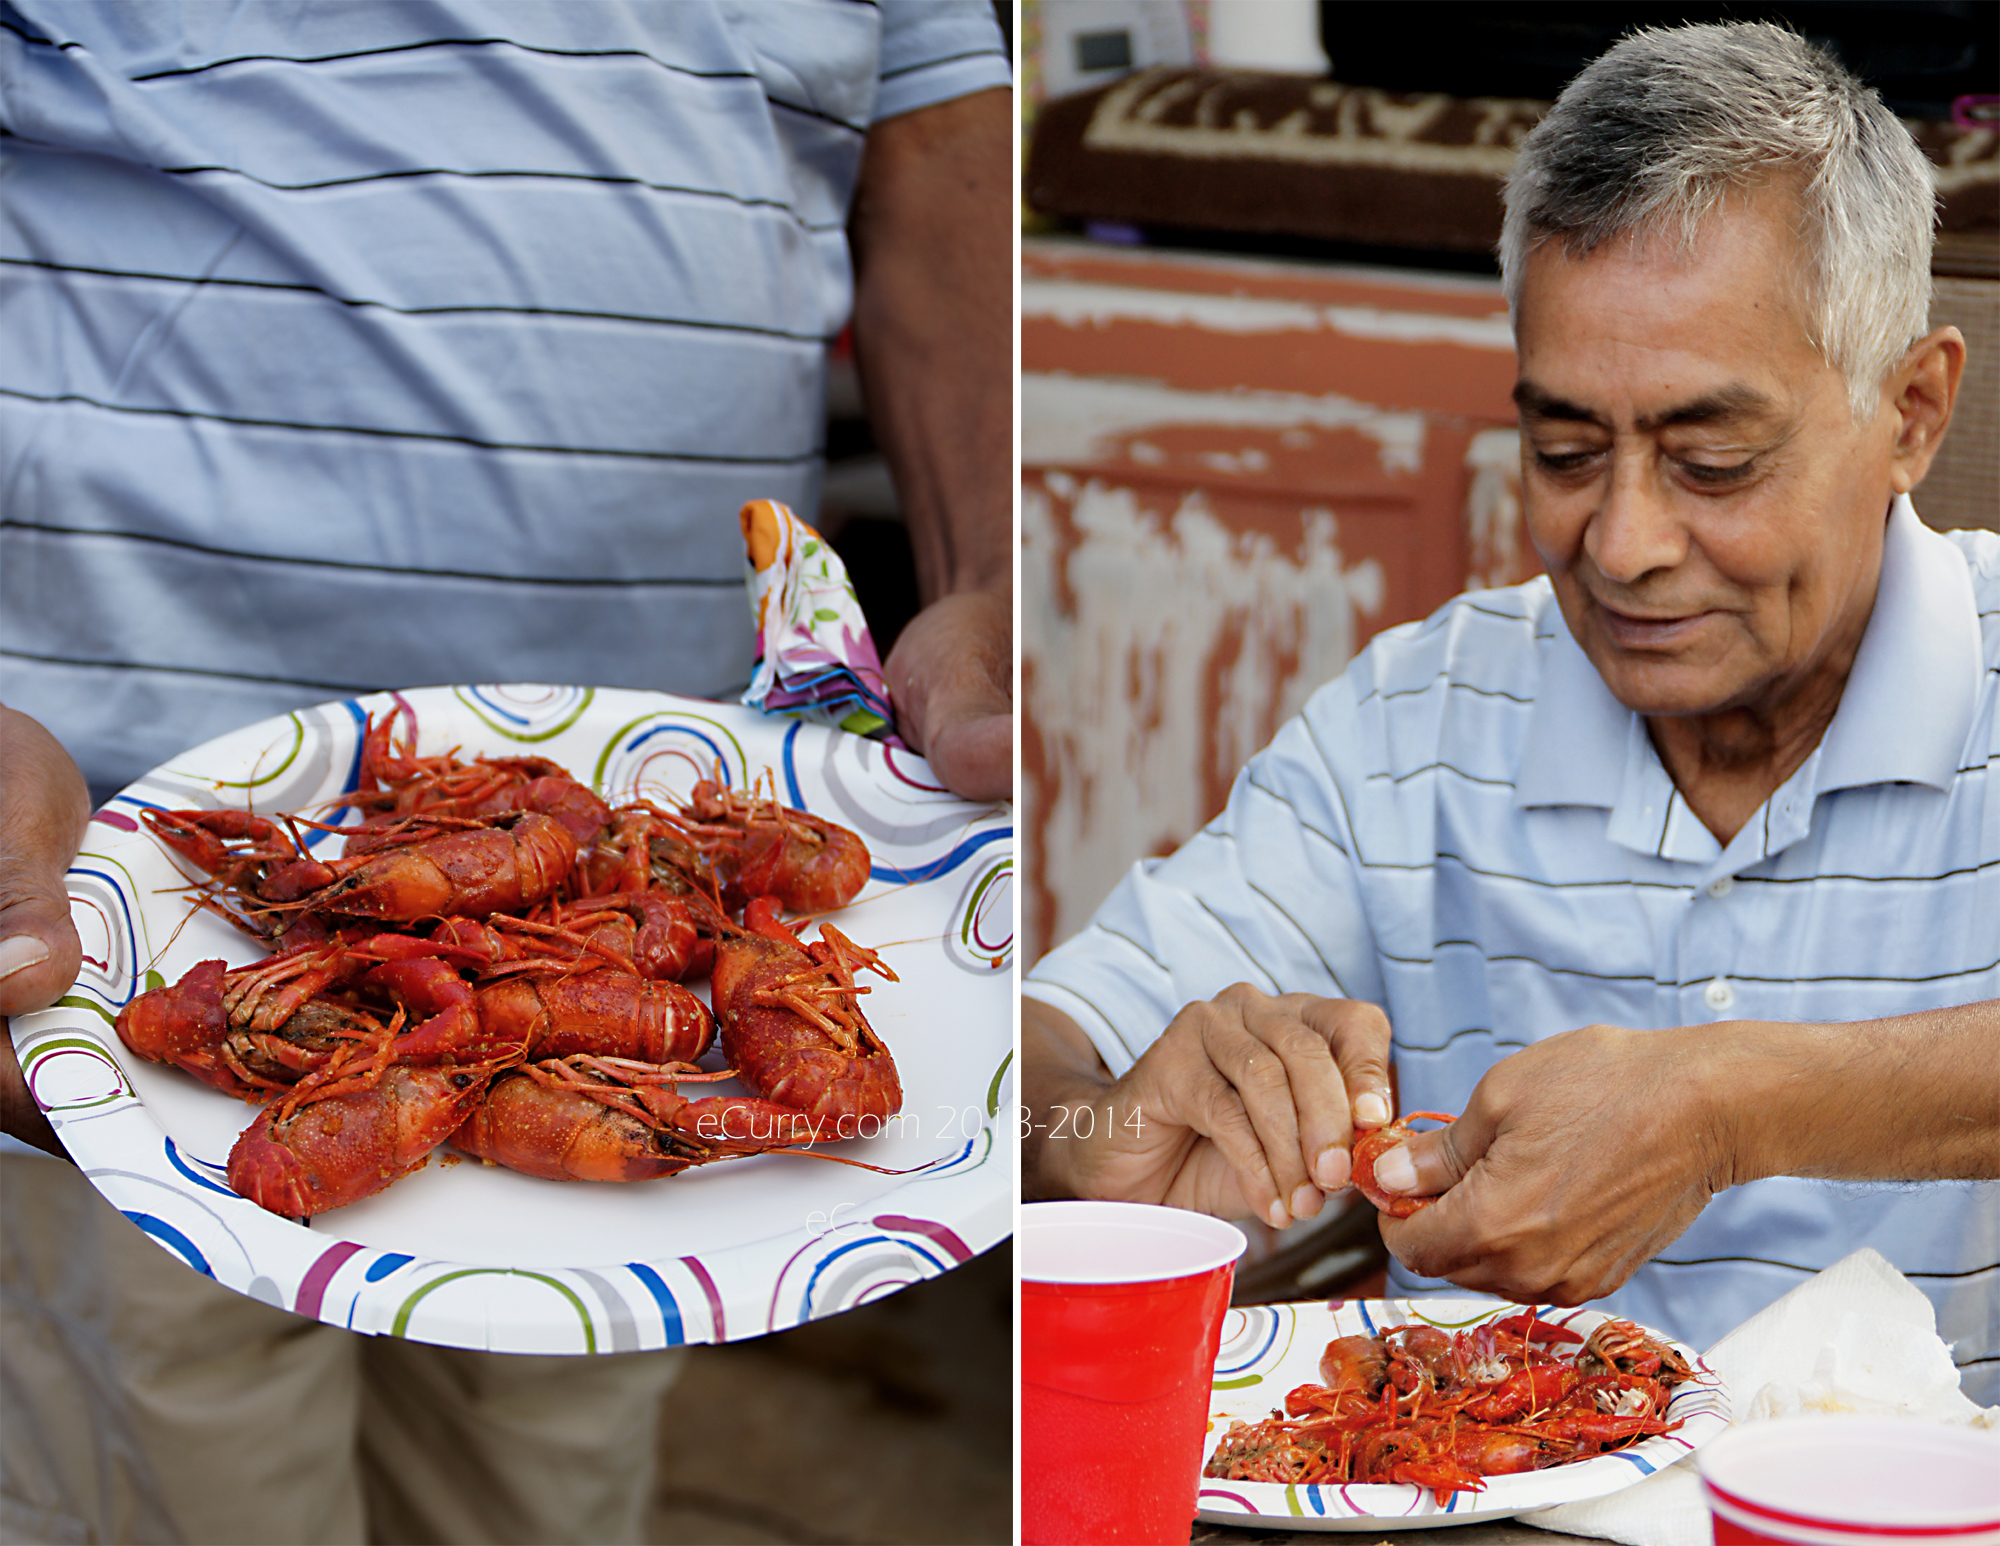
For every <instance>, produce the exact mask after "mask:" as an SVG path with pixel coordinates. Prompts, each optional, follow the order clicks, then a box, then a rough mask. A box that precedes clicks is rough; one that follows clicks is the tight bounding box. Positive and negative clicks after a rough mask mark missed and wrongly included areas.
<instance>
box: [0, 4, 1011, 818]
mask: <svg viewBox="0 0 2000 1546" xmlns="http://www.w3.org/2000/svg"><path fill="white" fill-rule="evenodd" d="M1008 78H1009V72H1008V61H1007V59H1006V56H1005V53H1004V50H1003V45H1002V41H1001V37H1000V33H999V29H998V27H997V25H996V23H995V21H994V18H993V13H992V9H991V6H990V5H989V4H987V3H986V0H882V3H881V4H879V5H877V4H874V3H865V0H756V3H753V4H733V3H728V0H672V3H660V0H652V3H637V0H635V3H625V0H567V3H555V0H531V3H519V0H422V3H415V0H412V3H376V0H344V3H341V4H316V5H303V6H295V5H274V4H267V3H263V0H240V3H239V0H186V3H180V4H174V5H148V4H128V3H94V0H60V3H57V0H10V3H4V4H0V128H4V130H5V137H4V138H0V340H4V346H0V500H4V508H0V690H4V694H5V697H6V700H7V701H8V702H9V703H10V704H12V705H14V706H15V707H18V708H21V709H23V710H26V711H27V712H29V713H32V714H34V715H35V716H36V717H38V718H40V719H42V720H43V721H44V722H45V723H47V724H48V725H49V726H50V728H51V729H53V730H54V731H55V732H56V733H57V734H58V736H59V737H60V738H61V739H62V740H63V741H64V743H65V744H66V745H68V746H69V748H70V750H71V751H72V752H73V753H74V754H75V755H76V756H77V758H78V760H79V761H80V762H81V763H82V765H83V767H84V770H85V772H86V774H87V775H88V776H89V777H90V778H91V780H92V781H93V783H99V784H102V783H113V784H115V783H118V782H122V781H124V780H126V779H128V778H130V777H133V776H135V775H137V774H139V773H141V772H143V771H144V770H145V769H147V768H149V767H151V766H153V765H155V764H157V763H159V762H161V761H163V760H165V759H166V758H167V757H169V756H171V755H172V754H174V753H175V752H178V751H180V750H182V749H184V748H185V747H187V746H189V745H192V744H194V743H196V742H198V741H201V740H203V739H206V738H207V737H209V736H211V735H214V734H217V733H219V732H221V731H223V730H226V729H229V728H231V727H233V726H235V725H238V724H242V723H244V722H246V721H249V720H253V719H256V718H259V717H261V716H264V715H267V714H272V713H276V712H279V711H281V710H283V709H285V708H289V707H294V706H297V705H299V704H302V703H310V702H314V701H317V700H320V699H324V698H327V697H331V696H336V695H342V694H346V693H351V692H356V691H361V690H367V689H373V688H379V687H385V686H406V685H416V684H422V683H440V682H468V681H495V680H523V681H535V680H540V681H551V682H574V683H599V684H608V685H622V686H651V687H662V688H668V689H672V690H676V691H680V692H686V693H695V694H702V695H713V694H720V693H724V692H729V691H732V690H735V689H738V688H740V686H741V685H742V684H743V683H744V682H746V681H747V680H748V677H749V673H750V664H751V655H752V648H753V638H752V633H751V628H750V621H749V611H748V606H747V603H746V601H745V599H744V593H743V580H742V572H743V553H742V539H741V536H740V534H739V530H738V527H737V520H736V512H737V510H738V508H739V506H740V505H741V504H742V502H743V501H744V500H745V499H748V498H753V497H769V498H775V499H780V500H783V501H784V502H786V503H787V504H790V505H792V506H794V507H796V508H798V509H800V510H803V511H807V512H810V511H811V510H812V509H813V507H814V505H815V503H816V496H817V484H818V475H819V468H820V461H821V450H822V447H821V435H822V429H823V423H824V390H825V356H826V344H827V341H828V340H829V339H830V338H832V337H833V336H834V335H835V334H836V333H838V331H839V330H840V328H841V327H842V325H843V324H844V323H845V321H846V319H847V316H848V313H849V310H850V307H851V301H852V289H853V286H852V276H851V272H850V267H849V260H848V251H847V244H846V237H845V229H844V228H845V224H846V219H847V212H848V205H849V200H850V197H851V195H852V193H853V191H854V185H855V181H856V178H857V175H858V173H859V169H860V162H861V154H862V149H863V144H864V140H865V135H866V131H867V129H868V127H869V125H870V124H871V123H874V122H877V121H879V120H881V119H884V118H887V117H892V116H894V115H896V114H900V113H905V112H908V111H911V110H913V109H915V108H919V107H923V106H926V105H928V104H931V103H934V102H938V101H943V100H946V99H949V98H952V97H956V96H960V95H964V94H967V93H970V92H973V91H977V90H981V89H984V88H987V87H991V86H996V85H1005V84H1006V83H1007V81H1008Z"/></svg>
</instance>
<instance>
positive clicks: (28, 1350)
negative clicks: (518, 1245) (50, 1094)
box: [0, 1153, 681, 1546]
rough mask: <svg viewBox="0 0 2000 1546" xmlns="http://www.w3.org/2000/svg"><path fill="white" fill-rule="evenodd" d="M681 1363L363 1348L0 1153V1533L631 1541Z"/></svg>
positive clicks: (67, 1178)
mask: <svg viewBox="0 0 2000 1546" xmlns="http://www.w3.org/2000/svg"><path fill="white" fill-rule="evenodd" d="M680 1360H681V1354H680V1352H679V1351H678V1350H675V1351H670V1352H657V1353H627V1354H621V1355H617V1356H610V1357H594V1358H558V1357H540V1356H528V1355H509V1354H500V1353H473V1352H464V1351H460V1350H457V1349H453V1348H441V1347H431V1346H427V1345H425V1344H422V1343H417V1342H406V1341H402V1340H399V1339H396V1338H391V1337H366V1336H360V1335H357V1334H356V1333H353V1332H348V1331H342V1330H340V1329H339V1328H338V1327H333V1326H326V1325H322V1324H320V1323H318V1322H316V1321H309V1320H305V1319H303V1318H301V1317H299V1316H296V1315H291V1314H288V1313H286V1312H285V1311H283V1310H275V1309H272V1308H271V1307H270V1306H268V1305H263V1304H259V1303H257V1302H256V1301H255V1300H253V1299H249V1298H246V1297H244V1296H243V1295H241V1294H237V1293H233V1292H231V1291H230V1290H228V1289H225V1288H222V1287H219V1286H218V1285H217V1284H215V1283H214V1282H212V1281H211V1280H209V1279H207V1278H205V1277H202V1276H201V1275H200V1274H198V1273H195V1272H193V1271H190V1270H189V1269H188V1268H187V1267H185V1266H183V1265H181V1264H180V1263H178V1262H176V1261H175V1260H173V1259H172V1258H171V1257H170V1256H168V1255H167V1254H166V1253H165V1252H163V1251H162V1250H160V1249H159V1248H158V1247H157V1246H155V1245H154V1244H153V1243H152V1242H151V1241H149V1240H147V1239H146V1238H145V1236H144V1235H142V1234H141V1233H140V1232H139V1231H138V1229H136V1228H135V1227H134V1226H133V1225H132V1224H130V1223H129V1222H128V1221H127V1220H125V1219H124V1218H123V1217H121V1216H120V1215H119V1214H118V1213H117V1211H116V1210H115V1209H113V1208H112V1207H111V1206H110V1205H109V1204H107V1203H106V1202H105V1201H104V1200H103V1199H102V1198H100V1197H99V1196H98V1195H97V1193H96V1191H95V1190H94V1189H93V1188H92V1187H91V1186H90V1184H89V1183H88V1182H87V1181H85V1180H84V1179H83V1177H82V1176H81V1175H79V1174H78V1173H77V1171H76V1170H75V1169H74V1168H73V1167H71V1166H69V1165H67V1164H64V1163H62V1162H61V1161H59V1160H54V1159H44V1158H42V1157H39V1156H36V1157H27V1156H24V1155H20V1154H18V1153H9V1154H0V1542H5V1543H9V1546H13V1543H27V1542H34V1543H68V1542H73V1541H81V1542H135V1543H153V1542H163V1543H186V1546H225V1543H236V1542H242V1543H256V1546H290V1543H295V1542H296V1543H299V1546H307V1543H312V1546H318V1543H328V1546H332V1543H346V1546H358V1543H367V1542H374V1543H399V1546H400V1543H411V1546H415V1543H431V1542H521V1543H524V1546H527V1543H534V1546H543V1543H555V1542H568V1541H575V1542H593V1543H595V1542H606V1543H610V1542H636V1541H640V1540H642V1539H643V1538H644V1537H643V1530H644V1524H645V1518H646V1511H647V1507H648V1504H649V1502H650V1499H651V1493H652V1485H653V1476H654V1466H655V1450H656V1445H657V1441H658V1431H659V1417H660V1408H661V1402H662V1398H663V1395H664V1393H665V1391H666V1388H667V1386H668V1385H669V1384H671V1383H672V1381H673V1378H674V1376H675V1374H676V1373H678V1372H679V1368H680Z"/></svg>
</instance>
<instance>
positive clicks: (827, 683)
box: [739, 499, 903, 746]
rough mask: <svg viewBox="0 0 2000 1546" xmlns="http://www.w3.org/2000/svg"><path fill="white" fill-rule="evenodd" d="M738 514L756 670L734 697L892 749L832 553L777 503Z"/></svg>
mask: <svg viewBox="0 0 2000 1546" xmlns="http://www.w3.org/2000/svg"><path fill="white" fill-rule="evenodd" d="M739 519H740V520H741V522H742V524H743V547H744V550H745V554H746V562H745V566H744V578H745V581H746V583H747V584H748V585H749V588H750V612H751V616H752V618H753V619H754V620H755V622H756V624H757V670H756V674H755V675H754V676H752V677H751V679H750V690H749V691H748V692H746V693H744V694H743V701H744V702H745V703H747V704H749V705H750V706H751V707H752V708H757V709H762V710H763V711H764V712H765V713H767V714H792V715H795V716H797V717H798V718H800V719H805V720H810V721H811V722H812V723H814V724H816V725H832V726H834V727H835V728H836V729H840V730H848V731H852V732H853V733H854V734H856V735H866V736H872V737H874V738H875V739H876V740H878V741H886V742H887V743H888V744H889V745H891V746H901V745H902V744H903V742H902V741H901V740H899V739H898V738H897V736H896V731H895V713H894V710H892V709H891V708H890V706H889V686H888V683H887V682H885V681H884V680H883V679H882V661H881V657H880V656H878V655H877V654H876V653H875V641H874V639H873V638H872V637H871V636H870V634H869V632H868V619H867V618H866V617H865V616H863V615H862V611H861V603H860V601H859V600H858V599H857V598H856V596H855V594H854V582H853V581H852V580H850V579H849V578H848V577H847V566H846V565H845V564H843V563H842V562H841V561H840V555H839V554H838V553H836V552H834V550H833V549H832V547H831V546H829V545H828V543H827V541H826V539H825V538H824V537H822V536H821V535H820V534H819V533H818V532H816V531H814V530H813V529H812V527H810V526H808V525H807V524H806V523H805V522H804V521H802V520H800V519H799V518H798V517H797V516H796V515H794V514H792V512H791V511H790V510H789V509H787V508H786V507H785V506H784V505H781V504H779V503H778V502H777V501H776V500H772V499H753V500H751V501H750V503H748V504H747V505H745V506H744V507H743V510H742V513H741V515H740V516H739Z"/></svg>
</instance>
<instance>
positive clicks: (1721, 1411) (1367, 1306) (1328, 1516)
mask: <svg viewBox="0 0 2000 1546" xmlns="http://www.w3.org/2000/svg"><path fill="white" fill-rule="evenodd" d="M1522 1308H1523V1307H1522V1306H1521V1305H1516V1304H1507V1303H1504V1302H1502V1301H1500V1300H1497V1299H1443V1298H1439V1299H1392V1300H1381V1299H1369V1300H1349V1301H1344V1302H1336V1303H1334V1304H1326V1303H1314V1304H1273V1305H1256V1306H1253V1307H1251V1308H1249V1309H1243V1310H1231V1311H1230V1312H1229V1314H1228V1317H1227V1318H1226V1319H1225V1320H1224V1321H1223V1323H1222V1346H1221V1348H1220V1350H1219V1351H1218V1352H1217V1354H1216V1359H1215V1386H1214V1393H1213V1394H1212V1395H1211V1396H1210V1398H1209V1407H1208V1414H1209V1415H1208V1438H1207V1440H1206V1441H1205V1443H1204V1444H1203V1447H1202V1464H1203V1465H1204V1466H1206V1465H1207V1463H1208V1457H1209V1455H1210V1454H1212V1453H1213V1452H1214V1450H1215V1446H1216V1444H1217V1443H1218V1442H1219V1441H1220V1440H1221V1438H1222V1436H1223V1434H1225V1433H1226V1432H1228V1430H1229V1425H1230V1423H1231V1422H1258V1421H1261V1420H1262V1419H1264V1418H1266V1417H1269V1416H1270V1415H1271V1412H1272V1410H1273V1408H1276V1409H1279V1410H1282V1409H1283V1408H1284V1404H1285V1396H1286V1393H1287V1392H1289V1391H1291V1390H1293V1389H1296V1388H1297V1387H1298V1386H1300V1385H1307V1384H1311V1385H1317V1384H1318V1383H1319V1359H1320V1354H1321V1353H1323V1352H1325V1351H1326V1345H1327V1343H1329V1342H1331V1341H1333V1340H1334V1338H1336V1337H1354V1336H1373V1335H1375V1334H1376V1333H1377V1332H1379V1331H1382V1330H1384V1329H1385V1328H1387V1327H1390V1326H1401V1325H1405V1324H1412V1323H1421V1324H1424V1325H1429V1326H1437V1327H1440V1328H1442V1329H1443V1330H1446V1331H1457V1330H1460V1329H1462V1328H1466V1327H1471V1326H1477V1325H1479V1324H1481V1323H1482V1322H1485V1321H1490V1320H1494V1319H1497V1318H1498V1317H1500V1316H1503V1315H1511V1314H1514V1313H1515V1312H1517V1311H1519V1310H1520V1309H1522ZM1614 1318H1615V1317H1613V1316H1610V1315H1606V1314H1604V1313H1603V1312H1602V1311H1599V1310H1547V1311H1545V1312H1543V1314H1542V1319H1544V1320H1547V1321H1553V1322H1554V1323H1555V1324H1557V1325H1560V1326H1567V1327H1568V1328H1570V1329H1571V1330H1572V1331H1574V1332H1576V1333H1577V1335H1579V1336H1585V1337H1587V1336H1589V1335H1590V1333H1591V1332H1592V1331H1593V1330H1595V1329H1596V1328H1597V1327H1598V1326H1599V1325H1601V1324H1602V1323H1603V1322H1605V1321H1608V1320H1612V1319H1614ZM1655 1335H1658V1333H1655ZM1663 1340H1670V1339H1663ZM1672 1345H1673V1347H1674V1348H1675V1349H1676V1350H1677V1351H1678V1352H1679V1353H1680V1355H1681V1356H1682V1357H1683V1358H1685V1359H1687V1361H1688V1362H1689V1363H1690V1364H1691V1365H1692V1366H1693V1367H1694V1368H1695V1370H1696V1372H1697V1374H1698V1375H1699V1379H1698V1380H1694V1381H1690V1382H1688V1383H1687V1384H1684V1385H1682V1386H1680V1387H1679V1388H1678V1389H1677V1390H1676V1391H1675V1392H1674V1397H1673V1401H1672V1404H1671V1405H1669V1406H1668V1408H1667V1415H1668V1417H1670V1418H1679V1419H1684V1421H1683V1422H1682V1424H1681V1426H1680V1428H1679V1429H1677V1430H1676V1431H1675V1432H1673V1433H1664V1434H1660V1435H1658V1436H1657V1437H1655V1438H1650V1439H1645V1440H1642V1441H1641V1442H1639V1443H1637V1444H1635V1445H1633V1446H1632V1447H1631V1448H1630V1449H1623V1450H1619V1451H1617V1452H1616V1453H1615V1454H1609V1455H1596V1456H1593V1457H1592V1458H1591V1459H1589V1460H1577V1461H1572V1462H1571V1463H1570V1464H1568V1465H1563V1466H1555V1467H1552V1468H1551V1469H1549V1470H1546V1471H1528V1472H1524V1473H1522V1474H1521V1475H1518V1476H1490V1477H1488V1478H1487V1479H1486V1490H1485V1491H1484V1492H1454V1493H1452V1494H1450V1495H1449V1496H1448V1497H1447V1498H1446V1500H1445V1502H1444V1503H1443V1504H1442V1505H1440V1504H1439V1503H1438V1501H1437V1498H1436V1496H1435V1494H1433V1493H1432V1492H1431V1490H1430V1488H1428V1487H1401V1486H1398V1487H1385V1486H1318V1487H1288V1486H1284V1485H1282V1484H1280V1483H1277V1482H1230V1481H1218V1480H1215V1479H1213V1478H1211V1477H1203V1478H1202V1482H1201V1495H1200V1503H1199V1507H1200V1517H1201V1518H1202V1519H1205V1520H1207V1521H1208V1522H1209V1523H1210V1524H1218V1525H1260V1526H1272V1525H1283V1526H1285V1527H1286V1528H1288V1529H1292V1530H1423V1529H1430V1528H1434V1527H1436V1526H1440V1525H1462V1524H1472V1523H1475V1522H1476V1521H1479V1520H1483V1519H1512V1518H1513V1517H1514V1516H1515V1515H1517V1514H1526V1513H1530V1512H1532V1511H1533V1510H1535V1509H1538V1508H1554V1507H1555V1506H1556V1505H1557V1504H1558V1503H1580V1502H1582V1501H1583V1500H1584V1499H1586V1498H1601V1497H1604V1496H1605V1495H1606V1494H1608V1493H1613V1492H1619V1491H1621V1490H1623V1489H1624V1488H1626V1487H1630V1486H1632V1485H1633V1484H1634V1483H1636V1482H1640V1481H1644V1480H1645V1479H1646V1478H1647V1477H1648V1476H1651V1475H1652V1474H1653V1473H1654V1472H1655V1471H1657V1470H1659V1469H1661V1468H1662V1467H1664V1466H1669V1465H1672V1464H1673V1463H1674V1462H1675V1461H1676V1460H1679V1459H1680V1458H1681V1457H1682V1456H1683V1455H1686V1454H1689V1453H1690V1452H1692V1451H1693V1450H1695V1449H1698V1448H1700V1446H1702V1445H1703V1444H1706V1443H1707V1442H1708V1441H1709V1440H1710V1439H1712V1438H1714V1437H1715V1436H1716V1435H1717V1434H1718V1433H1720V1432H1722V1430H1723V1429H1724V1428H1726V1427H1728V1426H1729V1415H1730V1401H1729V1390H1728V1388H1727V1387H1726V1386H1725V1385H1724V1384H1723V1382H1722V1378H1721V1376H1720V1375H1718V1374H1716V1373H1715V1371H1714V1370H1712V1369H1710V1368H1709V1367H1708V1366H1707V1365H1706V1364H1704V1363H1703V1362H1702V1361H1701V1359H1700V1357H1699V1355H1698V1354H1696V1353H1695V1352H1694V1350H1693V1349H1692V1348H1688V1347H1684V1346H1682V1345H1681V1344H1680V1343H1678V1342H1675V1343H1673V1344H1672Z"/></svg>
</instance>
